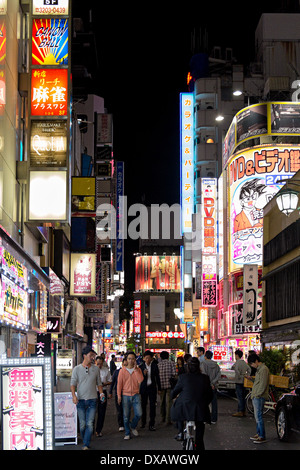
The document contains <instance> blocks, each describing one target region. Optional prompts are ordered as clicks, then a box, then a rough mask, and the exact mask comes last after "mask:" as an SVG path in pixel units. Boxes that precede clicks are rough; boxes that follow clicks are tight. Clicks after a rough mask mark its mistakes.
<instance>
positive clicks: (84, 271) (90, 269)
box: [70, 253, 96, 297]
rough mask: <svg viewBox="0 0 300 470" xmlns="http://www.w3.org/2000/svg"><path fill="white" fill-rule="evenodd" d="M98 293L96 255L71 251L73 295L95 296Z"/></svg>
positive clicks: (71, 289) (71, 286) (71, 292)
mask: <svg viewBox="0 0 300 470" xmlns="http://www.w3.org/2000/svg"><path fill="white" fill-rule="evenodd" d="M95 294H96V255H95V254H92V253H71V281H70V295H71V296H78V297H82V296H88V297H93V296H94V295H95Z"/></svg>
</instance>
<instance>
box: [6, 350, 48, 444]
mask: <svg viewBox="0 0 300 470" xmlns="http://www.w3.org/2000/svg"><path fill="white" fill-rule="evenodd" d="M0 373H1V390H2V403H1V407H2V409H1V412H2V419H1V421H2V449H3V450H52V446H53V427H52V426H53V425H52V408H53V406H52V378H51V359H50V358H39V357H38V358H13V359H0Z"/></svg>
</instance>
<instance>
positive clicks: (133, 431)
mask: <svg viewBox="0 0 300 470" xmlns="http://www.w3.org/2000/svg"><path fill="white" fill-rule="evenodd" d="M131 432H132V434H133V435H134V436H138V435H139V433H138V432H137V430H136V429H131Z"/></svg>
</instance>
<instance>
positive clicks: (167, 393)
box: [158, 351, 176, 424]
mask: <svg viewBox="0 0 300 470" xmlns="http://www.w3.org/2000/svg"><path fill="white" fill-rule="evenodd" d="M160 358H161V361H160V362H159V363H158V370H159V378H160V386H161V395H160V400H161V404H160V413H161V417H162V421H163V422H164V421H166V422H167V424H171V415H170V411H171V404H172V403H171V383H170V379H171V378H172V377H175V375H176V366H175V362H173V361H170V360H169V353H168V351H162V352H161V353H160Z"/></svg>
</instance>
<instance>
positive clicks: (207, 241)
mask: <svg viewBox="0 0 300 470" xmlns="http://www.w3.org/2000/svg"><path fill="white" fill-rule="evenodd" d="M201 184H202V211H201V214H202V224H201V227H202V306H203V307H215V306H216V305H217V179H216V178H202V179H201Z"/></svg>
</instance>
